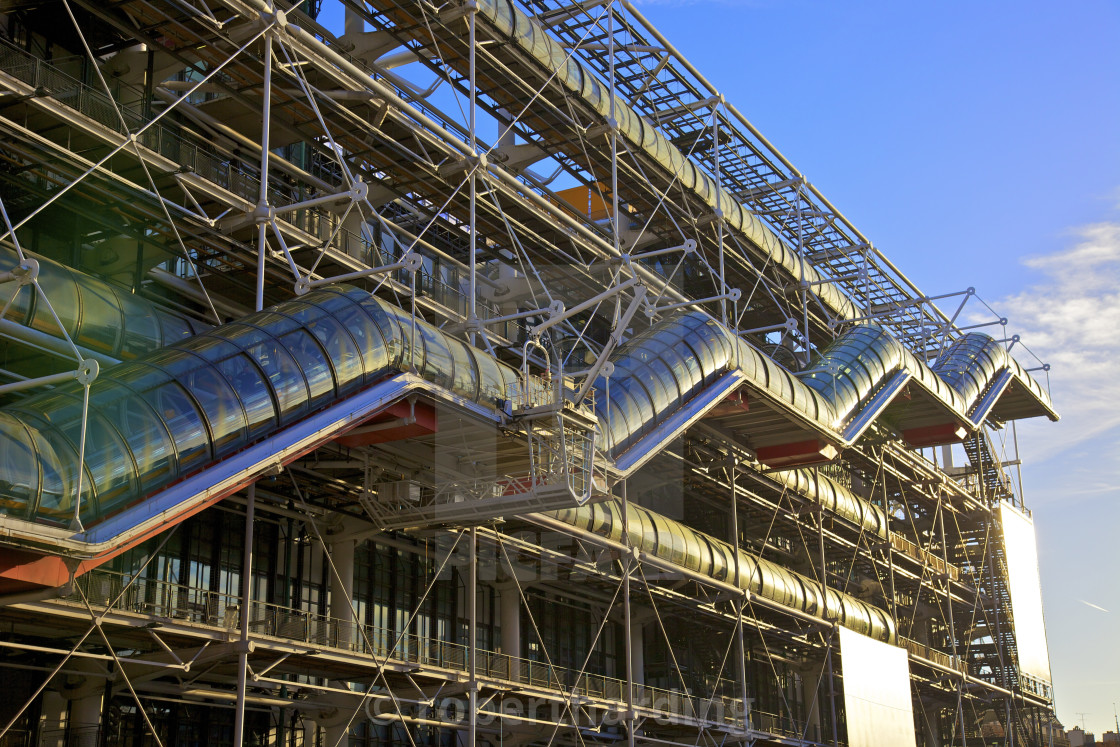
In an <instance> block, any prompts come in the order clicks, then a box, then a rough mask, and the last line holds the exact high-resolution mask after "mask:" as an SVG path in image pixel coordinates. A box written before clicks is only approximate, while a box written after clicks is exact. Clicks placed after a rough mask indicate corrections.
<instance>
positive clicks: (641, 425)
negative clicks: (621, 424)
mask: <svg viewBox="0 0 1120 747" xmlns="http://www.w3.org/2000/svg"><path fill="white" fill-rule="evenodd" d="M616 388H617V389H618V390H619V395H620V397H619V403H620V404H621V403H623V402H629V405H623V407H625V408H626V419H627V420H628V421H629V422H630V427H631V428H632V429H633V430H632V432H631V435H634V436H637V435H639V434H640V433H642V432H644V431H645V430H646V429H647V428H649V426H650V425H652V423H653V420H654V411H653V403H652V401H651V400H650V396H649V393H648V392H647V391H646V388H645V387H644V386H642V384H641V382H639V381H638V380H637V379H634V378H629V379H622V380H618V379H615V378H614V377H611V392H612V393H613V392H614V390H615V389H616ZM622 395H628V397H627V396H622Z"/></svg>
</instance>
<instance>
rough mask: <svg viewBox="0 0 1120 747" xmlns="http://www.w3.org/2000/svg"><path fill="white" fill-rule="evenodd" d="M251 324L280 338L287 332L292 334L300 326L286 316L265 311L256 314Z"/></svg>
mask: <svg viewBox="0 0 1120 747" xmlns="http://www.w3.org/2000/svg"><path fill="white" fill-rule="evenodd" d="M249 323H250V324H252V325H253V326H255V327H259V328H260V329H263V330H264V331H265V332H268V334H270V335H272V336H273V337H279V336H280V335H282V334H284V333H285V332H291V331H292V330H293V329H295V328H296V327H298V326H300V325H299V322H297V321H295V320H294V319H289V318H288V317H287V316H285V315H284V314H278V313H276V312H275V311H265V312H262V313H260V314H254V315H253V316H252V317H251V320H250V322H249Z"/></svg>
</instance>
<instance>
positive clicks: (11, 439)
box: [0, 413, 39, 516]
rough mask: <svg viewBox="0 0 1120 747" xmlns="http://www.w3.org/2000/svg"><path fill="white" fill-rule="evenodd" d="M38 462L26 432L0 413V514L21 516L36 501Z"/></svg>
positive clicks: (7, 416) (9, 417)
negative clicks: (0, 512)
mask: <svg viewBox="0 0 1120 747" xmlns="http://www.w3.org/2000/svg"><path fill="white" fill-rule="evenodd" d="M38 463H39V459H38V456H37V455H36V454H35V450H34V448H33V447H32V445H31V437H30V436H29V435H28V433H27V429H25V428H24V427H23V425H21V424H20V422H19V421H17V420H16V419H15V418H13V417H11V416H9V415H5V414H3V413H0V511H2V512H4V513H6V514H9V515H12V516H24V515H26V514H27V511H28V510H29V509H30V508H31V507H32V505H33V504H34V503H35V501H36V500H37V499H38V494H39V464H38Z"/></svg>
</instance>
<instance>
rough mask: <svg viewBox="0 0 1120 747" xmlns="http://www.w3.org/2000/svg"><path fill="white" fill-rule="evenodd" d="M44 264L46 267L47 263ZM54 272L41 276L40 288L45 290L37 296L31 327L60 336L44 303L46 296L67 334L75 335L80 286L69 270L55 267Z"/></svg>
mask: <svg viewBox="0 0 1120 747" xmlns="http://www.w3.org/2000/svg"><path fill="white" fill-rule="evenodd" d="M43 264H44V265H46V263H45V262H44V263H43ZM52 270H54V271H52V272H46V273H43V274H41V275H40V276H39V287H40V288H42V289H43V294H42V295H39V294H38V293H36V294H35V311H34V313H33V314H32V316H31V326H32V327H33V328H34V329H37V330H39V331H40V332H46V333H47V334H48V335H54V336H56V337H57V336H58V325H57V324H56V323H55V321H54V317H52V316H51V312H50V309H49V308H48V307H47V304H46V303H45V302H44V301H43V296H46V297H47V298H49V299H50V301H51V304H52V305H53V307H54V310H55V313H57V314H58V318H59V319H60V320H61V321H62V326H63V327H65V328H66V332H67V333H68V334H70V335H73V334H74V332H75V330H76V329H77V328H78V309H79V305H78V286H77V285H75V283H74V279H73V278H72V277H71V275H70V273H69V272H68V271H67V270H64V269H62V268H57V269H55V268H53V267H52Z"/></svg>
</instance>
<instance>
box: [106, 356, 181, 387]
mask: <svg viewBox="0 0 1120 747" xmlns="http://www.w3.org/2000/svg"><path fill="white" fill-rule="evenodd" d="M111 375H112V381H115V382H117V383H118V384H123V385H125V386H127V387H129V388H130V389H132V390H133V391H136V392H145V391H147V390H149V389H152V388H153V387H156V386H159V385H160V384H163V383H166V382H168V381H170V380H171V374H170V373H168V372H167V371H164V370H163V369H161V368H156V367H155V366H150V365H148V364H146V363H140V362H135V363H122V364H120V365H119V366H113V369H112V371H111Z"/></svg>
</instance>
